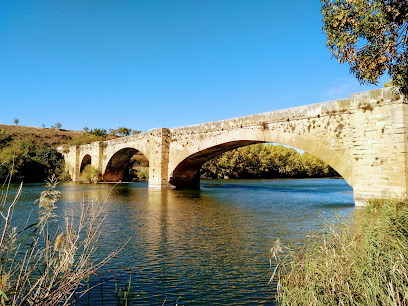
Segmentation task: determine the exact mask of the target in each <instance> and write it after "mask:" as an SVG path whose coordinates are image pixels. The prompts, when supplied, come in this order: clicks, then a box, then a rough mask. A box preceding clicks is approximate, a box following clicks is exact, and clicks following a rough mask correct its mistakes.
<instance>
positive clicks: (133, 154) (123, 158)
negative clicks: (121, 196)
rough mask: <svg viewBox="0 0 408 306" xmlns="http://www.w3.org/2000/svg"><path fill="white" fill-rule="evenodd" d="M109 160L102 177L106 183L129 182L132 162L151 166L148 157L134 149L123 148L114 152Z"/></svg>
mask: <svg viewBox="0 0 408 306" xmlns="http://www.w3.org/2000/svg"><path fill="white" fill-rule="evenodd" d="M107 160H108V162H107V164H106V167H105V169H104V172H103V176H102V179H103V181H105V182H118V181H122V180H125V181H127V180H128V172H129V166H130V164H131V160H136V161H138V162H143V163H146V164H147V166H148V164H149V160H148V159H147V157H146V155H145V154H143V153H142V152H141V151H140V150H137V149H135V148H132V147H126V148H122V149H120V150H118V151H116V152H114V153H113V154H111V156H110V157H109V159H107Z"/></svg>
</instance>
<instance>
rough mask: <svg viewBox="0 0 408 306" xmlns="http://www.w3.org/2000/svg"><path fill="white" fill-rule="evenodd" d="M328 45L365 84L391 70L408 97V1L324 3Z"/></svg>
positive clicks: (342, 0) (328, 0)
mask: <svg viewBox="0 0 408 306" xmlns="http://www.w3.org/2000/svg"><path fill="white" fill-rule="evenodd" d="M321 11H322V15H323V31H324V32H325V33H326V38H327V43H326V46H327V47H328V48H329V50H330V51H331V52H332V54H333V56H334V57H335V58H337V59H338V60H339V62H340V63H348V64H349V65H350V72H351V73H352V74H354V75H355V76H356V78H357V79H358V80H359V81H360V82H361V83H369V84H377V82H378V79H379V78H380V77H381V76H382V75H383V74H384V73H385V72H386V71H387V70H388V74H389V75H390V77H391V78H392V79H398V80H399V81H398V82H395V83H396V85H397V86H399V87H400V91H401V93H402V94H404V95H407V94H408V74H407V72H406V71H407V69H408V53H407V52H408V45H407V44H408V5H407V3H406V1H405V0H371V1H366V0H322V10H321Z"/></svg>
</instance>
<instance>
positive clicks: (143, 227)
mask: <svg viewBox="0 0 408 306" xmlns="http://www.w3.org/2000/svg"><path fill="white" fill-rule="evenodd" d="M59 188H61V189H62V190H61V191H62V194H63V199H62V201H61V205H60V209H62V210H63V211H66V212H70V211H74V213H75V212H76V210H77V207H78V206H77V205H78V204H77V203H78V201H81V200H82V199H83V198H85V200H88V199H95V198H99V200H102V201H105V200H106V212H107V216H106V220H105V223H104V226H103V230H102V234H101V237H100V240H99V246H98V250H97V256H98V257H103V256H106V255H108V254H109V253H110V252H111V251H113V250H114V249H116V247H117V246H118V245H120V244H122V243H125V242H126V241H127V239H128V238H129V237H132V239H131V241H130V242H129V243H128V245H127V246H126V247H125V248H124V250H123V251H122V252H121V253H120V254H119V255H118V256H117V257H116V258H114V259H113V260H112V261H111V262H110V263H109V264H108V265H107V266H105V267H104V268H103V269H102V271H101V272H100V274H98V276H96V277H95V279H94V283H95V284H96V283H97V282H99V281H108V282H107V283H106V284H104V287H103V290H104V292H105V301H104V302H105V303H106V304H107V305H109V303H108V302H109V299H110V298H113V300H111V302H113V303H114V302H115V301H114V291H115V283H114V281H113V279H117V280H118V281H119V284H121V285H122V288H124V287H125V285H126V282H127V281H128V280H129V275H130V274H131V275H132V276H131V281H132V286H131V291H132V292H134V293H137V294H138V296H137V297H135V298H134V300H133V304H141V303H147V304H150V305H158V304H162V303H163V301H164V300H165V299H167V302H166V304H167V303H169V304H170V305H174V304H175V303H176V300H177V299H178V298H179V297H180V300H179V302H178V304H185V305H196V304H211V305H212V304H217V303H218V304H222V305H227V304H228V305H234V304H235V305H248V304H262V303H265V304H268V305H270V304H271V303H272V302H271V301H272V299H273V294H274V286H268V285H267V282H268V280H269V277H270V275H271V268H270V267H269V257H270V248H271V246H272V245H273V243H274V241H275V240H276V239H278V238H279V239H281V240H282V242H283V243H284V244H286V245H292V246H293V245H296V244H299V243H302V241H303V239H304V237H305V235H306V234H307V233H309V232H310V231H311V230H317V229H319V228H321V224H322V222H323V221H322V218H321V217H320V215H322V216H323V217H324V218H327V219H331V218H333V216H334V214H335V213H339V214H340V215H342V216H346V217H347V216H350V215H351V213H352V212H353V211H354V204H353V194H352V189H351V188H350V187H349V186H348V184H347V183H346V182H345V181H344V180H337V179H304V180H230V181H221V180H214V181H203V182H202V183H201V188H200V189H198V190H177V189H176V190H174V189H162V190H160V189H149V188H147V184H146V183H134V184H120V185H112V184H73V183H71V184H63V185H61V186H60V187H59ZM272 269H273V267H272ZM99 293H100V290H99V289H98V290H96V291H95V292H93V293H92V297H91V299H92V301H94V302H95V303H96V304H97V303H98V301H100V300H98V299H100V294H99ZM109 296H110V297H109ZM81 303H82V302H81V301H80V305H81ZM86 303H87V301H86V300H85V301H83V304H85V305H86Z"/></svg>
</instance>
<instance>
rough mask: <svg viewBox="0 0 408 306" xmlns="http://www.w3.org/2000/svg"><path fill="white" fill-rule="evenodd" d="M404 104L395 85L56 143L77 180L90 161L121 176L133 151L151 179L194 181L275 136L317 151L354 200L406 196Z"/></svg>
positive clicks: (407, 114)
mask: <svg viewBox="0 0 408 306" xmlns="http://www.w3.org/2000/svg"><path fill="white" fill-rule="evenodd" d="M407 124H408V107H407V104H406V102H404V100H403V99H402V97H401V96H399V95H398V94H396V93H395V91H394V90H393V88H384V89H377V90H373V91H367V92H362V93H357V94H353V95H351V96H350V98H347V99H341V100H335V101H330V102H323V103H317V104H312V105H305V106H300V107H294V108H289V109H284V110H277V111H272V112H267V113H262V114H256V115H250V116H245V117H239V118H234V119H228V120H221V121H216V122H210V123H204V124H197V125H191V126H185V127H178V128H170V129H168V128H156V129H152V130H150V131H149V132H146V133H142V134H138V135H133V136H128V137H121V138H117V139H114V140H107V141H99V142H94V143H91V144H88V145H82V146H71V147H60V148H59V150H60V151H61V152H62V153H63V155H64V157H65V161H66V169H67V171H68V172H69V174H70V175H71V177H72V179H73V180H74V181H80V180H81V171H82V169H83V168H84V166H85V165H86V164H92V165H94V166H96V167H97V168H98V169H100V171H101V175H102V178H103V180H105V181H119V180H121V178H122V176H123V173H124V169H125V168H126V165H127V164H128V163H129V160H130V158H131V157H132V156H133V155H134V154H135V153H139V154H143V155H144V156H145V157H146V158H147V159H148V160H149V187H159V188H166V187H174V186H175V187H182V188H185V187H187V188H190V187H198V186H199V182H200V177H199V174H200V171H199V170H200V167H201V166H202V165H203V164H204V163H205V162H206V161H207V160H209V159H211V158H213V157H215V156H217V155H218V154H221V153H223V152H226V151H229V150H232V149H235V148H238V147H242V146H246V145H251V144H255V143H268V142H272V143H279V144H283V145H289V146H292V147H295V148H298V149H300V150H303V151H306V152H309V153H311V154H314V155H315V156H317V157H319V158H321V159H322V160H323V161H325V162H326V163H328V164H329V165H330V166H332V167H333V168H334V169H335V170H337V172H338V173H339V174H340V175H341V176H342V177H343V178H344V179H345V180H346V181H347V183H348V184H349V185H350V186H351V187H352V188H353V190H354V199H355V202H356V205H363V204H364V202H365V201H366V200H367V199H369V198H372V197H383V196H397V197H401V196H406V195H407V191H408V189H407V188H408V177H407V173H408V172H407V162H408V159H407V135H408V125H407Z"/></svg>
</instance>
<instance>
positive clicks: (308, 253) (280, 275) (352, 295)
mask: <svg viewBox="0 0 408 306" xmlns="http://www.w3.org/2000/svg"><path fill="white" fill-rule="evenodd" d="M355 218H356V221H355V225H353V226H352V227H351V228H350V226H346V225H344V224H331V225H328V226H327V229H326V230H325V231H324V232H321V233H318V234H314V235H311V236H310V237H309V238H308V240H307V241H306V243H305V245H304V247H303V249H302V250H300V251H299V250H298V251H293V250H287V249H286V250H285V249H284V247H283V246H281V245H280V244H279V242H277V243H276V245H275V246H274V248H273V249H272V251H273V257H274V259H275V260H276V261H277V262H278V268H277V269H276V271H275V275H274V277H273V278H274V280H277V281H278V300H279V302H280V303H281V304H282V305H408V201H407V200H405V201H395V200H375V201H371V202H370V203H369V205H368V206H367V207H365V208H362V209H361V210H357V211H356V216H355ZM282 249H283V253H285V254H286V255H285V256H284V257H282V256H279V255H282V254H279V255H278V253H279V252H280V251H282Z"/></svg>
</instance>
